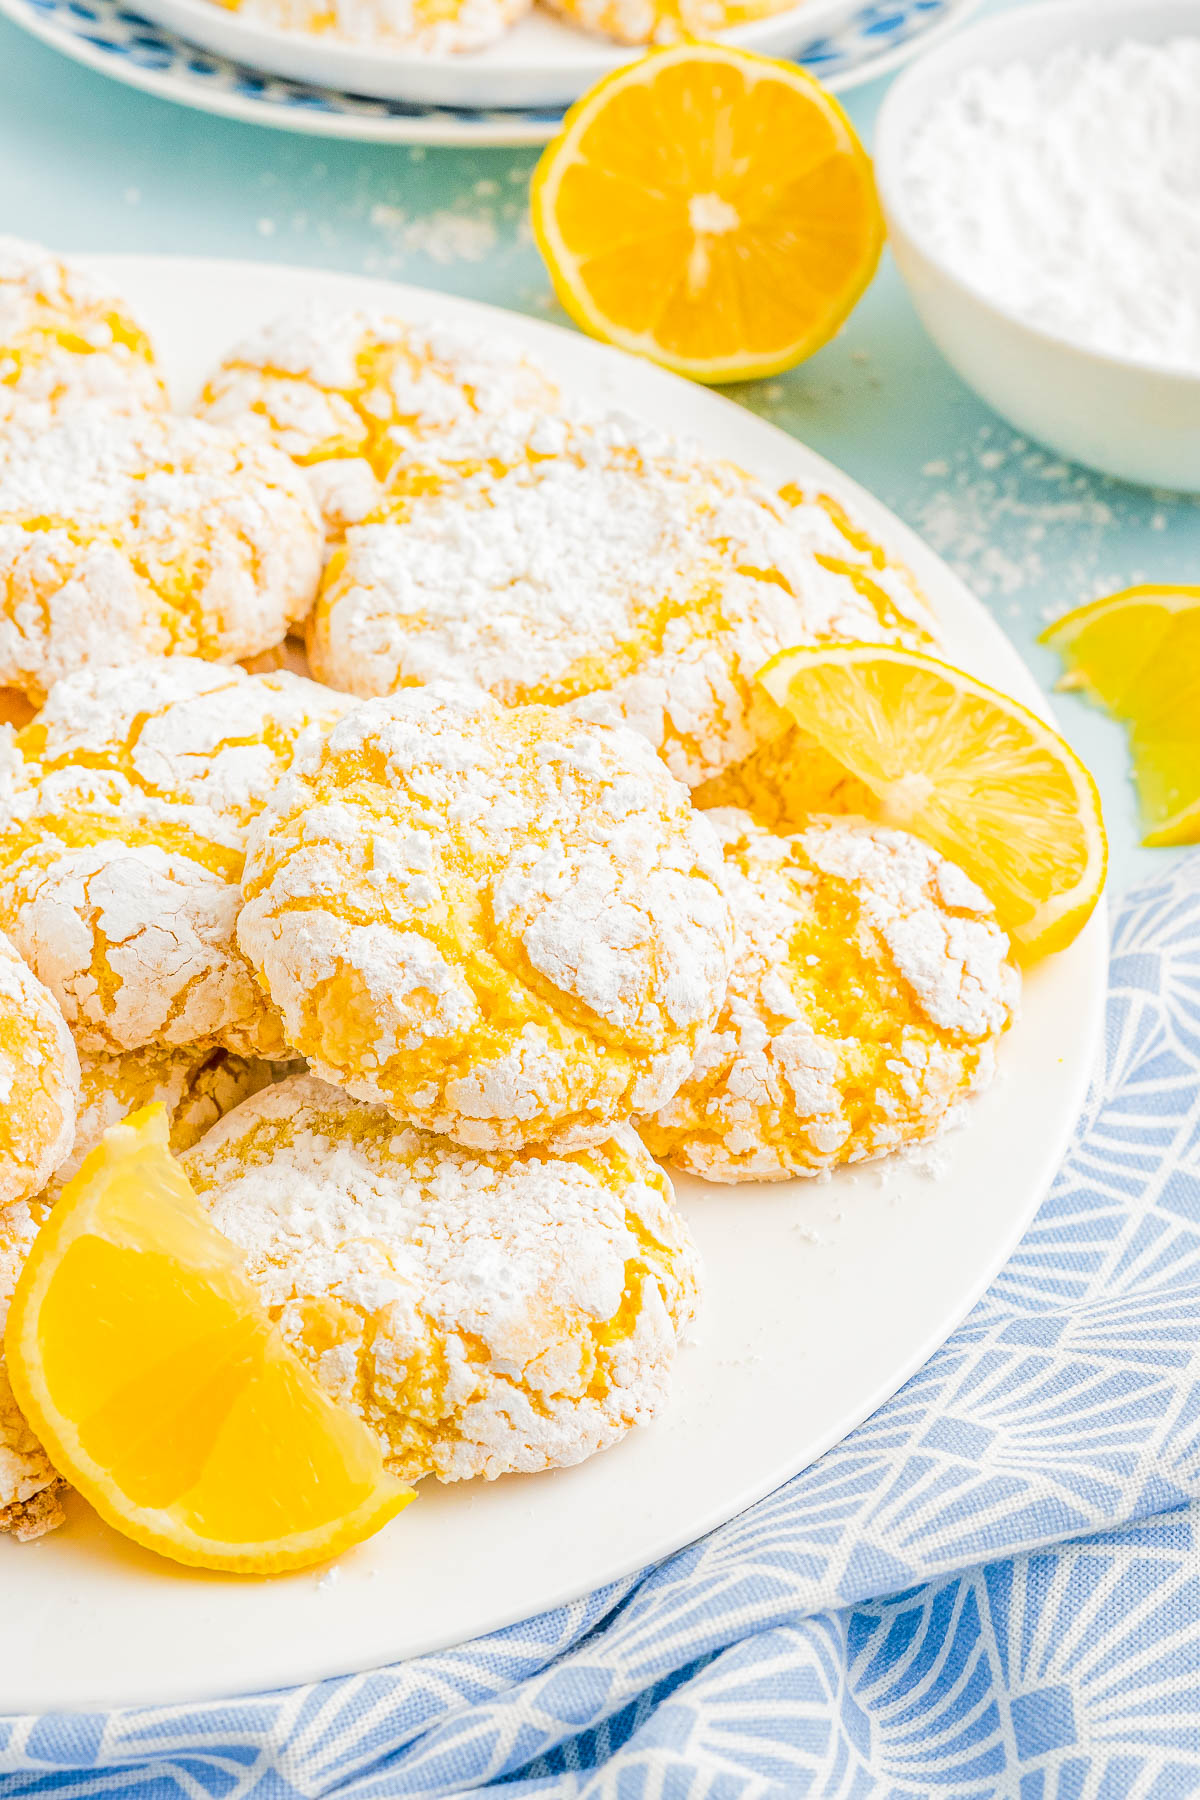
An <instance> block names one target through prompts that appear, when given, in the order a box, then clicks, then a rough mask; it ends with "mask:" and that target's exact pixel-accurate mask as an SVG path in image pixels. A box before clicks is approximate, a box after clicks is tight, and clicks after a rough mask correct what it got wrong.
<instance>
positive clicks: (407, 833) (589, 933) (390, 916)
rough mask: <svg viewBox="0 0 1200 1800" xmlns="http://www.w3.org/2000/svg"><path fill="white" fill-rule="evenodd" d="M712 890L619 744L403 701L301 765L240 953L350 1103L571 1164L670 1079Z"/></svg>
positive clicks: (617, 738) (453, 697)
mask: <svg viewBox="0 0 1200 1800" xmlns="http://www.w3.org/2000/svg"><path fill="white" fill-rule="evenodd" d="M718 877H719V858H718V857H717V855H716V846H715V844H714V842H713V839H712V836H711V832H710V830H709V827H708V825H707V824H706V822H705V821H704V820H703V819H702V818H700V817H699V816H698V815H696V814H695V813H693V811H692V809H691V807H690V805H689V802H688V795H687V791H686V789H684V788H683V787H682V786H681V785H680V784H679V783H678V782H676V781H675V780H674V779H673V778H672V777H671V776H670V775H669V774H668V772H667V770H666V769H665V768H664V767H663V765H662V763H661V762H660V761H659V760H658V759H657V758H656V757H655V756H654V754H653V752H652V751H651V750H650V748H649V746H648V745H647V744H646V743H645V742H644V740H642V739H641V738H639V737H637V736H636V735H635V734H634V733H632V732H629V731H625V730H623V729H620V728H611V727H607V726H603V725H596V724H591V723H588V722H586V721H583V720H579V719H575V718H572V717H571V716H570V715H569V714H568V713H566V712H563V711H561V710H554V709H550V708H543V707H528V708H521V709H514V710H506V709H505V708H503V707H501V706H499V705H498V704H497V703H496V702H495V701H494V700H491V699H490V698H488V696H486V695H483V694H477V695H476V696H475V698H474V699H472V698H470V697H469V696H464V695H462V694H460V693H457V692H449V693H442V692H440V691H439V690H437V689H415V690H412V691H411V692H409V693H405V694H401V695H396V696H395V697H394V698H393V699H391V700H371V701H367V702H366V703H364V704H363V705H361V706H359V707H357V708H355V709H354V710H353V711H352V712H350V713H348V714H347V715H346V717H345V718H343V719H342V720H340V721H339V723H338V724H336V725H335V726H334V728H333V729H332V730H331V731H330V732H329V733H328V735H327V736H325V737H324V738H322V739H321V740H320V741H319V742H317V741H313V742H312V743H310V745H309V746H308V747H307V748H306V749H305V750H304V751H303V752H302V753H301V754H300V755H299V756H298V757H297V760H296V763H295V766H294V767H293V769H292V771H291V773H290V775H289V776H288V777H287V778H286V779H285V780H284V781H283V782H282V783H281V784H280V786H279V788H278V789H277V790H276V793H275V795H274V797H273V799H272V801H271V803H270V806H269V807H268V809H267V811H266V812H265V813H264V814H263V816H262V818H261V819H260V820H259V822H258V824H257V826H256V827H255V828H254V829H253V830H252V832H251V836H250V844H249V853H248V857H247V863H246V871H245V880H244V889H245V905H244V907H243V910H242V913H241V915H240V918H239V921H238V941H239V943H240V945H241V947H242V949H243V951H244V952H245V954H246V955H247V956H248V957H249V959H250V961H251V962H252V963H253V965H254V967H255V969H256V970H257V972H258V975H259V977H260V979H261V981H262V983H263V985H264V987H265V989H266V991H267V992H268V993H269V994H270V996H271V999H272V1000H273V1001H274V1003H275V1005H276V1006H278V1008H279V1010H280V1012H281V1014H282V1016H283V1020H284V1030H285V1035H286V1037H287V1041H288V1042H289V1043H290V1044H291V1045H293V1046H294V1048H295V1049H296V1050H298V1051H299V1052H300V1053H301V1054H302V1055H304V1056H307V1057H308V1058H309V1060H310V1062H311V1064H312V1066H313V1068H314V1070H315V1071H316V1072H317V1073H318V1074H321V1075H323V1076H325V1078H326V1079H328V1080H330V1081H333V1082H336V1083H337V1084H338V1085H340V1086H342V1087H344V1088H345V1089H346V1091H347V1092H349V1093H352V1094H354V1095H356V1096H357V1097H358V1098H361V1099H365V1100H370V1101H379V1102H382V1103H383V1104H384V1105H386V1106H388V1107H389V1108H390V1109H391V1110H392V1111H393V1112H394V1113H395V1114H396V1116H397V1117H399V1118H402V1119H406V1120H409V1121H411V1122H412V1123H414V1124H417V1125H420V1126H421V1127H423V1128H424V1129H426V1130H430V1131H437V1132H442V1133H444V1134H445V1135H447V1136H449V1137H452V1138H454V1139H456V1140H457V1141H458V1142H460V1143H464V1144H470V1145H474V1146H478V1147H480V1148H485V1149H493V1148H518V1147H520V1146H522V1145H525V1144H529V1143H548V1142H553V1143H556V1144H558V1145H565V1146H569V1147H575V1146H578V1145H580V1144H586V1143H590V1142H594V1141H596V1140H597V1139H599V1138H602V1137H603V1136H605V1135H606V1134H607V1132H608V1131H609V1130H610V1129H611V1127H612V1125H613V1123H614V1122H615V1121H618V1120H620V1119H622V1118H626V1117H628V1115H629V1113H630V1112H631V1111H633V1110H639V1109H640V1110H649V1109H650V1103H649V1101H648V1098H647V1097H648V1096H650V1095H652V1094H654V1095H659V1096H662V1098H663V1099H665V1098H666V1097H667V1096H668V1095H669V1094H671V1093H673V1092H674V1091H675V1088H676V1087H677V1086H678V1084H679V1082H680V1081H681V1080H682V1079H683V1076H684V1074H685V1073H686V1071H687V1068H688V1067H689V1065H690V1063H691V1058H692V1052H693V1050H694V1048H695V1045H696V1042H697V1040H698V1037H699V1035H700V1033H701V1032H702V1031H704V1030H705V1029H706V1028H707V1026H708V1025H709V1024H710V1023H711V1022H712V1020H713V1019H714V1018H715V1016H716V1012H717V1009H718V1007H719V1005H720V1002H721V997H722V995H723V993H724V988H725V981H726V977H727V974H728V970H729V958H730V952H731V940H732V930H731V924H730V919H729V911H728V907H727V905H726V902H725V899H724V897H723V895H722V893H721V890H720V887H719V885H718ZM657 1103H658V1102H655V1104H657Z"/></svg>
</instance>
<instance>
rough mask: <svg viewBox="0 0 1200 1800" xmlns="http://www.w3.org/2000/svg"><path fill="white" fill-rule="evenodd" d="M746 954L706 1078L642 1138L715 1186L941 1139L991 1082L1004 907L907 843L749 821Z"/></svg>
mask: <svg viewBox="0 0 1200 1800" xmlns="http://www.w3.org/2000/svg"><path fill="white" fill-rule="evenodd" d="M708 817H709V818H710V819H711V821H712V823H713V825H714V827H715V828H716V830H717V832H718V834H719V835H720V837H721V839H722V842H723V844H724V848H725V875H724V880H725V887H726V891H727V893H728V895H729V900H730V904H731V906H732V909H733V913H734V917H735V920H736V921H737V930H738V940H737V956H736V960H735V964H734V970H733V974H732V976H731V977H730V983H729V990H728V993H727V996H726V1001H725V1006H724V1008H723V1010H722V1013H721V1016H720V1018H719V1019H718V1021H717V1024H716V1026H715V1027H714V1029H713V1030H712V1032H711V1033H709V1035H708V1036H707V1037H706V1038H704V1039H703V1040H702V1041H701V1044H700V1047H699V1050H698V1051H697V1055H696V1059H695V1062H694V1064H693V1067H692V1071H691V1074H690V1075H689V1078H688V1080H687V1082H686V1083H685V1084H684V1086H683V1087H682V1088H681V1090H680V1091H679V1093H678V1094H677V1095H676V1096H675V1098H674V1099H673V1100H672V1101H671V1102H669V1103H668V1105H667V1106H666V1107H664V1108H662V1109H661V1110H660V1111H659V1112H658V1113H657V1115H656V1116H655V1117H654V1118H653V1119H647V1120H643V1121H642V1122H641V1126H640V1128H641V1130H642V1134H643V1136H644V1137H645V1139H646V1142H647V1144H648V1145H649V1147H650V1148H651V1150H653V1151H654V1152H655V1153H656V1154H658V1155H661V1156H664V1157H666V1158H667V1160H669V1161H671V1162H675V1163H677V1164H679V1166H680V1167H682V1168H685V1169H688V1170H690V1171H691V1172H692V1173H694V1174H697V1175H702V1176H704V1177H706V1178H707V1179H708V1180H713V1181H746V1180H754V1179H757V1180H781V1179H783V1178H785V1177H787V1176H789V1175H798V1174H804V1175H807V1174H812V1173H814V1172H818V1171H821V1170H823V1169H828V1168H830V1167H832V1166H834V1165H836V1164H839V1163H845V1162H858V1161H861V1160H862V1159H864V1158H868V1157H877V1156H882V1155H885V1154H887V1153H889V1152H892V1151H895V1150H897V1149H899V1148H900V1147H901V1146H903V1145H904V1144H907V1143H912V1142H915V1141H918V1140H921V1139H925V1138H928V1137H929V1136H930V1135H931V1134H933V1133H935V1132H937V1131H939V1130H941V1129H943V1128H944V1125H945V1122H946V1119H947V1117H948V1115H949V1113H950V1112H951V1111H952V1109H953V1108H954V1107H955V1106H956V1105H957V1104H958V1102H959V1101H960V1100H961V1099H962V1098H963V1097H964V1096H965V1095H966V1094H969V1093H971V1092H973V1091H975V1090H977V1089H978V1088H980V1087H982V1086H983V1085H985V1084H986V1082H987V1081H988V1080H989V1079H990V1077H991V1074H992V1071H993V1061H994V1059H993V1044H994V1042H995V1040H996V1039H997V1038H998V1037H999V1036H1000V1034H1001V1033H1002V1032H1003V1031H1004V1029H1005V1028H1006V1026H1007V1025H1008V1023H1009V1021H1010V1019H1011V1017H1012V1015H1013V1011H1014V1009H1015V1007H1016V1003H1017V999H1018V993H1019V978H1018V975H1017V972H1016V970H1015V968H1013V966H1012V965H1011V964H1010V963H1009V962H1008V960H1007V952H1008V941H1007V939H1006V938H1005V936H1004V934H1003V932H1002V931H1000V929H999V927H998V926H997V925H996V923H995V921H994V919H993V917H992V912H991V906H990V904H989V902H988V901H987V900H986V899H985V897H984V896H983V894H982V893H981V892H980V891H979V889H978V888H977V887H976V886H975V884H974V883H973V882H972V881H970V880H969V878H968V877H967V876H966V875H965V874H964V873H963V872H962V870H960V869H957V868H955V867H954V865H952V864H950V863H948V862H946V861H945V860H944V859H943V858H942V857H940V856H939V855H938V854H937V852H936V851H934V850H931V849H930V848H929V846H928V845H926V844H923V843H921V842H920V841H919V840H918V839H916V838H913V837H910V836H909V835H908V834H907V833H904V832H898V831H892V830H888V829H886V828H884V827H881V826H873V825H868V824H867V823H866V822H865V821H863V820H856V819H828V820H815V821H814V822H813V823H812V824H811V825H810V826H809V827H808V828H807V829H806V830H804V831H802V832H799V833H797V834H796V835H795V836H794V837H790V838H784V837H779V836H776V835H775V834H773V833H771V832H769V831H767V830H765V829H763V828H762V827H760V826H758V825H756V824H754V822H753V821H752V820H751V818H750V816H749V814H747V813H744V812H739V811H737V810H736V809H734V808H728V809H721V810H718V811H715V812H713V813H710V814H709V815H708Z"/></svg>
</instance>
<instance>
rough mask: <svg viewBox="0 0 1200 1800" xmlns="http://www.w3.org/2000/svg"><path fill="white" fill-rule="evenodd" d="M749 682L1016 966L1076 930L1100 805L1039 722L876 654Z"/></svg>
mask: <svg viewBox="0 0 1200 1800" xmlns="http://www.w3.org/2000/svg"><path fill="white" fill-rule="evenodd" d="M758 679H759V680H760V682H761V683H762V685H763V686H764V687H765V688H766V690H767V692H768V693H769V694H770V695H771V697H772V699H773V700H775V701H776V702H777V703H778V705H780V706H782V707H785V708H786V709H787V711H788V712H790V713H791V715H792V717H793V718H794V719H795V720H796V723H797V724H798V725H799V726H800V727H801V729H802V730H803V731H805V732H807V733H808V734H809V736H810V737H813V738H815V739H816V741H817V743H818V744H819V745H820V746H821V748H822V749H823V750H826V751H827V752H828V753H829V754H830V755H831V756H833V757H834V758H835V759H836V760H837V761H838V762H839V763H841V764H842V766H843V767H844V768H846V769H847V770H849V772H850V773H851V774H852V775H854V776H856V777H857V778H858V779H859V780H860V781H862V782H863V783H865V785H866V786H867V787H868V788H869V789H870V790H871V792H872V793H874V794H875V795H877V796H878V800H879V818H880V819H881V821H882V822H883V823H885V824H889V825H899V826H903V827H904V828H906V829H907V830H910V831H913V832H915V833H916V835H917V836H918V837H922V838H925V839H926V840H927V841H928V842H929V843H931V844H933V845H935V846H936V847H937V849H939V850H941V851H942V852H943V853H944V854H945V855H946V856H948V857H950V858H951V859H952V861H954V862H956V863H958V864H959V865H960V866H961V867H962V868H964V869H965V870H966V871H967V873H968V874H969V875H971V876H972V877H973V878H974V880H975V881H976V882H978V884H979V886H980V887H981V888H982V889H983V891H984V893H985V894H987V895H988V897H989V898H990V899H991V901H992V903H993V904H994V906H995V908H996V913H997V916H998V918H999V919H1000V922H1001V924H1002V925H1003V926H1004V928H1005V930H1006V931H1007V932H1008V933H1009V935H1010V937H1011V938H1012V940H1013V943H1014V946H1015V947H1016V948H1017V950H1018V952H1019V953H1020V954H1021V955H1022V957H1024V958H1026V959H1032V958H1033V957H1035V956H1042V955H1045V954H1046V953H1047V952H1048V951H1051V950H1061V949H1063V948H1064V947H1065V946H1066V945H1067V944H1069V943H1070V942H1071V940H1072V939H1073V938H1074V937H1076V936H1077V935H1078V933H1079V932H1080V931H1081V930H1082V929H1083V927H1084V925H1085V924H1086V923H1087V921H1088V919H1089V918H1090V917H1091V914H1092V912H1093V910H1094V908H1095V906H1096V902H1097V901H1098V900H1099V898H1100V894H1101V891H1102V889H1103V887H1104V876H1105V870H1106V867H1107V863H1108V844H1107V840H1106V838H1105V835H1104V822H1103V819H1102V817H1101V812H1100V796H1099V794H1098V793H1097V791H1096V784H1095V782H1094V781H1093V780H1092V777H1091V776H1090V775H1089V774H1088V771H1087V770H1086V769H1085V767H1084V766H1083V764H1082V763H1081V762H1080V760H1079V758H1078V757H1077V756H1076V754H1075V752H1074V751H1073V750H1072V749H1071V747H1070V745H1069V744H1067V743H1065V742H1064V741H1063V739H1062V738H1061V737H1060V736H1059V735H1058V733H1057V732H1056V731H1055V730H1054V729H1053V728H1052V727H1051V726H1049V725H1047V724H1046V722H1045V720H1044V719H1040V718H1038V716H1037V714H1036V713H1032V712H1030V711H1029V709H1028V708H1027V707H1024V706H1021V705H1020V704H1019V703H1018V702H1017V701H1016V700H1012V699H1010V698H1009V696H1008V695H1007V694H1001V693H999V692H997V690H996V689H995V688H990V687H986V686H985V685H984V683H983V682H981V681H976V680H975V678H974V677H973V676H971V675H967V674H965V673H964V672H963V671H962V670H961V669H955V668H951V667H950V665H949V664H948V663H943V662H938V661H936V660H935V659H934V658H933V657H931V656H923V655H921V654H920V652H918V651H916V650H899V649H893V648H891V647H890V646H887V645H880V644H839V645H826V646H822V647H818V648H816V649H797V650H784V651H781V653H780V654H779V655H778V656H776V657H774V658H773V659H772V661H771V662H769V663H768V664H767V666H766V668H765V669H763V670H762V671H761V673H760V674H759V678H758Z"/></svg>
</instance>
